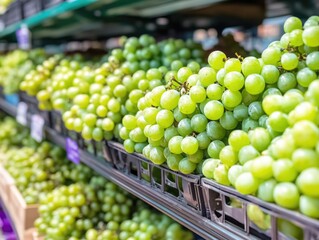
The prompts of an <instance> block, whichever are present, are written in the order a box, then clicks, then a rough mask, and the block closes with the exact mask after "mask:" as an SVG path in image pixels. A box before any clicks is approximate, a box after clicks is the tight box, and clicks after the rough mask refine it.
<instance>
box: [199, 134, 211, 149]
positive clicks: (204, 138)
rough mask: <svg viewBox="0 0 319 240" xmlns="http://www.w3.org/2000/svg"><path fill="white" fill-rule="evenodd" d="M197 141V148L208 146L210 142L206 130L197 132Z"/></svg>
mask: <svg viewBox="0 0 319 240" xmlns="http://www.w3.org/2000/svg"><path fill="white" fill-rule="evenodd" d="M196 138H197V141H198V148H199V149H202V150H205V149H207V148H208V145H209V144H210V142H211V140H210V138H209V136H208V135H207V133H206V132H201V133H200V134H197V136H196Z"/></svg>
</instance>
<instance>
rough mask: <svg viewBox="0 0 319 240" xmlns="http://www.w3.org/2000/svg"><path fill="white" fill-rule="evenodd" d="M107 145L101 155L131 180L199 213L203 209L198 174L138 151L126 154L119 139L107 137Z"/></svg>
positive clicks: (201, 212) (203, 210)
mask: <svg viewBox="0 0 319 240" xmlns="http://www.w3.org/2000/svg"><path fill="white" fill-rule="evenodd" d="M107 146H108V147H107V148H106V149H105V159H106V160H107V161H108V162H110V163H111V164H112V165H113V167H114V168H116V169H117V170H119V171H121V172H124V173H125V174H126V175H128V176H130V177H131V178H132V179H134V180H135V181H139V182H143V183H144V184H147V185H148V186H150V187H152V188H154V189H155V190H158V191H160V192H162V193H163V194H164V195H166V196H169V197H170V198H171V199H172V201H176V202H178V203H181V204H183V205H185V206H187V207H189V208H191V209H192V210H194V211H196V212H198V214H200V215H203V214H205V213H206V210H205V205H204V201H203V200H204V199H203V192H202V189H201V186H200V176H199V175H183V174H181V173H178V172H174V171H172V170H170V169H168V168H167V167H166V166H162V165H161V166H159V165H156V164H154V163H152V162H151V161H149V160H148V159H146V158H144V156H142V155H141V154H136V153H133V154H129V153H127V152H126V151H125V149H124V147H123V145H122V144H121V143H117V142H114V141H108V142H107Z"/></svg>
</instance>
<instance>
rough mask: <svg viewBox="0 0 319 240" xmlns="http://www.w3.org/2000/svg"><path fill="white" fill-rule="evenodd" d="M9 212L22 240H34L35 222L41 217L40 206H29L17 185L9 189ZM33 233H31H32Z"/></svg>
mask: <svg viewBox="0 0 319 240" xmlns="http://www.w3.org/2000/svg"><path fill="white" fill-rule="evenodd" d="M8 203H9V204H8V207H7V209H8V210H9V213H10V216H11V219H12V221H13V223H14V226H15V228H16V231H17V234H18V236H19V239H20V240H32V235H33V234H32V230H30V229H32V228H34V221H35V220H36V219H37V218H38V217H39V213H38V204H34V205H27V204H26V202H25V201H24V199H23V197H22V195H21V193H20V192H19V190H18V188H17V187H16V186H15V185H12V186H10V188H9V202H8ZM30 232H31V233H30Z"/></svg>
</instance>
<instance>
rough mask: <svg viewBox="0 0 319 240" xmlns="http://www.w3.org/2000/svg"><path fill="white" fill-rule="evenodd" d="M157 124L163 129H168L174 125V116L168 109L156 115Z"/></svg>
mask: <svg viewBox="0 0 319 240" xmlns="http://www.w3.org/2000/svg"><path fill="white" fill-rule="evenodd" d="M156 122H157V124H158V125H159V126H161V127H162V128H168V127H170V126H171V125H172V124H173V123H174V114H173V113H172V112H171V111H169V110H166V109H163V110H160V111H159V112H158V113H157V115H156Z"/></svg>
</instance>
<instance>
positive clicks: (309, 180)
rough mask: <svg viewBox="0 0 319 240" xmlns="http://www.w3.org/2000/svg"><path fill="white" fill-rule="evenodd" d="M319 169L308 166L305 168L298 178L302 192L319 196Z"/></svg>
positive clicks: (311, 195)
mask: <svg viewBox="0 0 319 240" xmlns="http://www.w3.org/2000/svg"><path fill="white" fill-rule="evenodd" d="M318 173H319V169H318V168H308V169H305V170H303V171H302V172H301V173H300V175H299V176H298V178H297V180H296V184H297V186H298V188H299V190H300V192H301V193H303V194H304V195H306V196H309V197H316V198H318V197H319V193H318V191H314V189H318V187H319V175H318Z"/></svg>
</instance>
